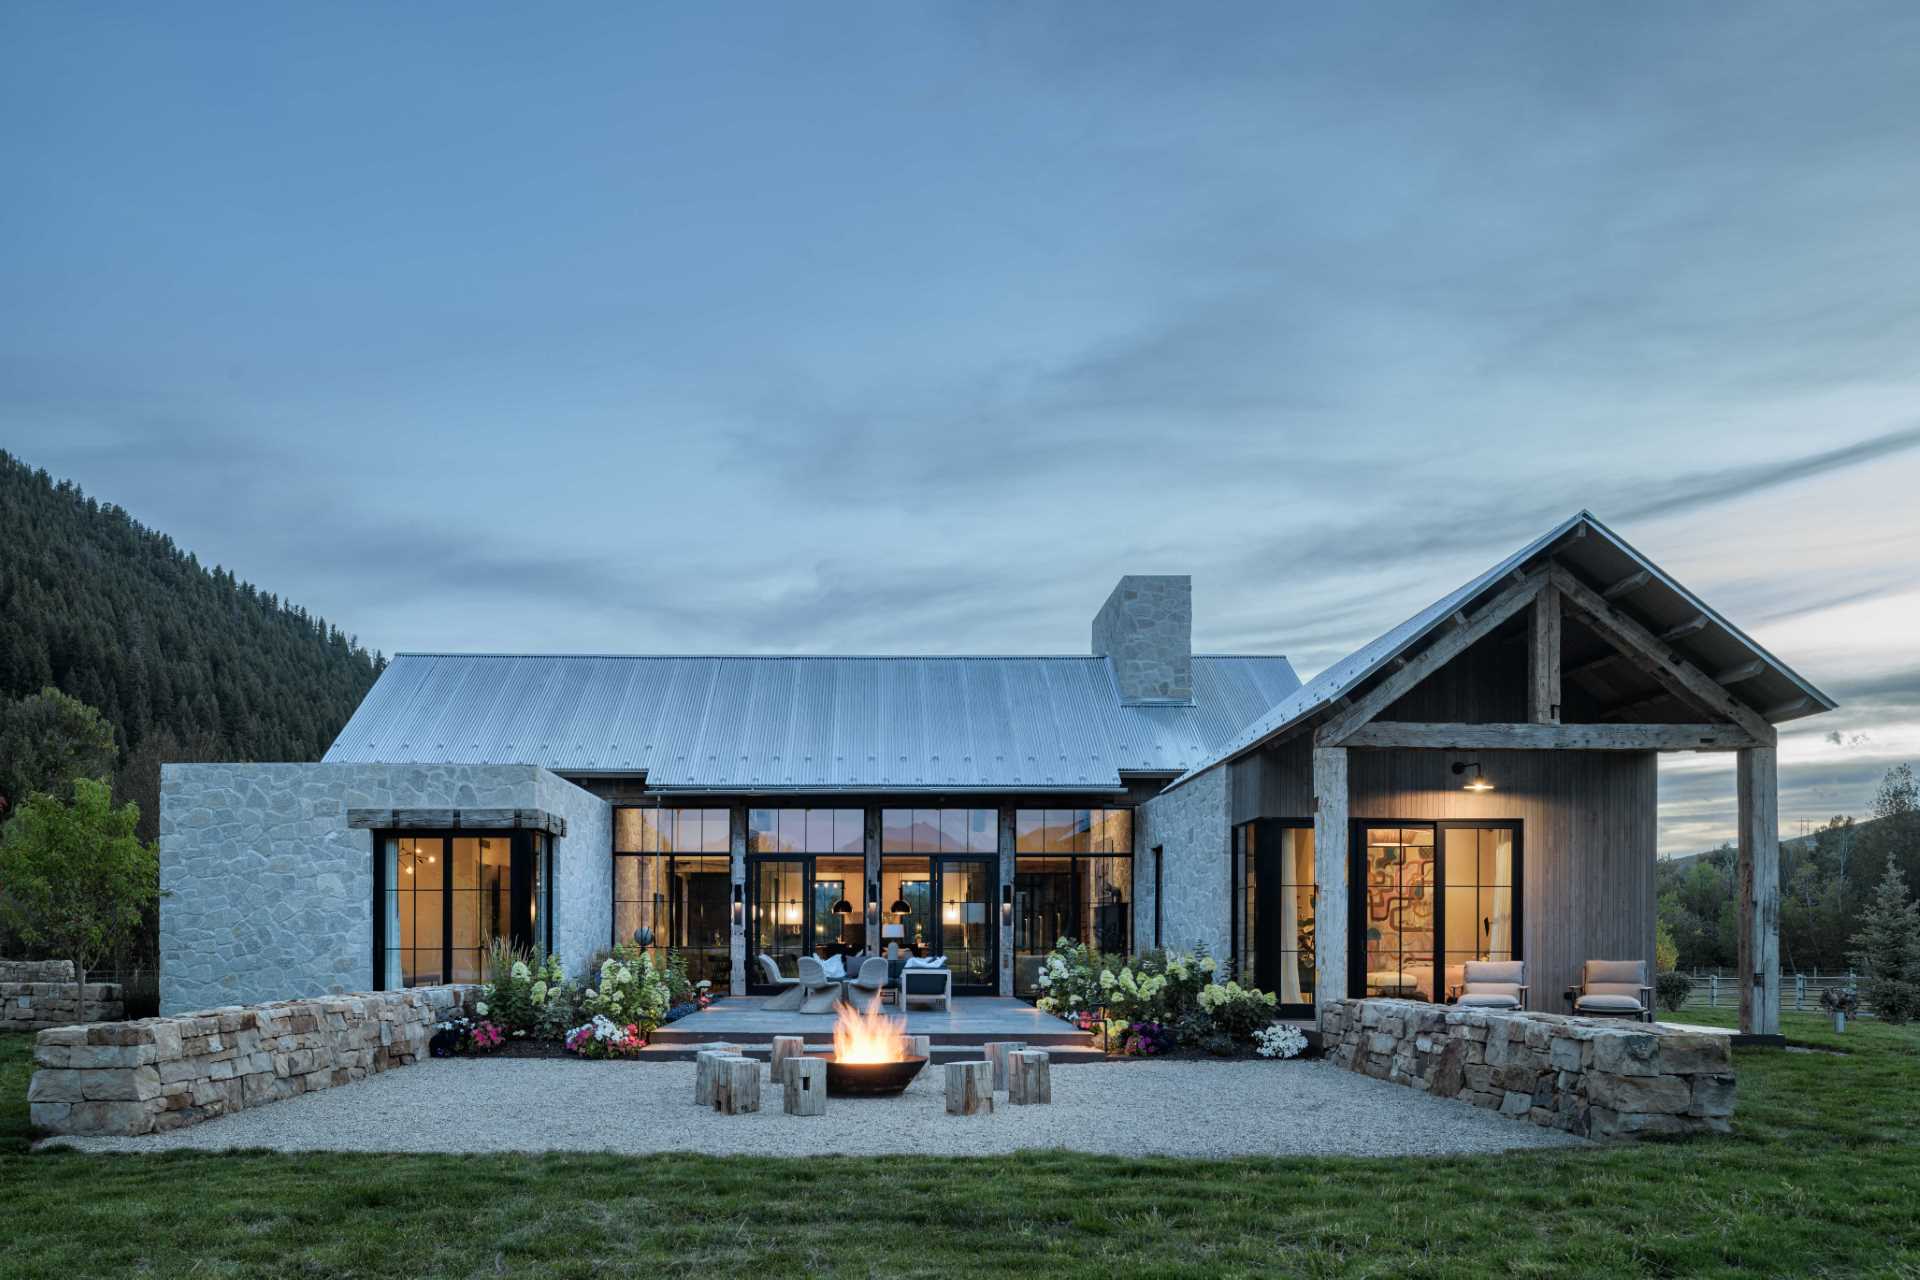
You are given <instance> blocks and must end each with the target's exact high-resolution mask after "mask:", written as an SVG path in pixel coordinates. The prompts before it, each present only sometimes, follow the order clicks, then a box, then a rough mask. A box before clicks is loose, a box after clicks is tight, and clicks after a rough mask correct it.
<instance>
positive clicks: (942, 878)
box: [880, 809, 1000, 993]
mask: <svg viewBox="0 0 1920 1280" xmlns="http://www.w3.org/2000/svg"><path fill="white" fill-rule="evenodd" d="M999 850H1000V835H999V820H998V815H997V813H996V811H995V810H993V809H883V810H882V811H881V813H880V902H881V914H880V920H881V926H880V933H881V938H880V945H881V947H882V948H884V947H885V946H886V944H888V943H896V944H899V945H900V946H901V948H902V949H903V950H906V951H909V952H911V953H913V954H914V955H918V956H945V957H946V958H947V968H948V969H949V970H951V971H952V973H953V986H954V990H955V991H966V992H974V993H987V992H992V991H994V990H996V989H997V988H998V984H999V975H998V972H997V963H998V956H999V929H998V927H997V924H996V920H997V916H996V908H995V903H996V902H997V900H998V888H999V884H1000V862H999Z"/></svg>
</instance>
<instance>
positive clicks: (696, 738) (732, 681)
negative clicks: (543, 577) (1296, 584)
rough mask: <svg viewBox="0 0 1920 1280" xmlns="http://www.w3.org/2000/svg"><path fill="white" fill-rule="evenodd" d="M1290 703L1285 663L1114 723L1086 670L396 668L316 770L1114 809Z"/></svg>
mask: <svg viewBox="0 0 1920 1280" xmlns="http://www.w3.org/2000/svg"><path fill="white" fill-rule="evenodd" d="M1299 687H1300V677H1299V676H1298V675H1296V674H1295V673H1294V670H1293V666H1292V664H1291V663H1289V662H1288V661H1287V660H1286V659H1285V658H1284V657H1215V656H1202V655H1196V656H1195V657H1194V659H1193V702H1192V704H1191V705H1174V706H1168V705H1153V706H1123V705H1121V701H1120V693H1119V688H1118V686H1117V685H1116V684H1115V681H1114V675H1113V667H1112V664H1111V663H1110V662H1109V661H1108V660H1107V659H1105V658H1092V657H1085V658H1083V657H930V658H919V657H720V656H709V657H637V656H568V655H544V656H530V655H512V654H427V653H422V654H401V655H399V656H397V657H396V658H395V659H394V660H393V662H392V663H391V664H390V665H389V666H388V667H387V669H386V671H384V672H383V673H382V674H381V676H380V679H379V680H378V681H377V682H375V684H374V687H373V689H372V690H371V691H370V692H369V693H368V694H367V697H366V699H365V700H364V701H363V702H362V703H361V704H360V707H359V709H358V710H356V711H355V712H354V714H353V718H352V719H351V720H349V721H348V722H347V726H346V728H344V729H342V730H341V731H340V736H339V738H338V739H336V740H335V742H334V744H333V746H332V747H331V748H330V749H329V750H328V752H327V754H326V759H327V761H329V762H333V763H391V764H409V763H449V764H471V763H488V762H492V763H507V762H512V763H518V764H537V765H541V766H543V767H545V768H547V769H551V770H553V771H555V772H557V773H564V774H572V775H576V776H578V775H583V774H637V773H642V772H644V773H645V774H646V779H647V785H648V786H649V787H652V788H680V789H689V790H709V791H761V790H766V791H803V790H809V789H816V790H824V789H839V790H872V791H967V790H973V791H988V790H1006V791H1044V790H1058V791H1102V790H1119V789H1121V788H1122V787H1123V786H1124V785H1125V784H1124V782H1123V779H1122V777H1121V775H1122V773H1126V772H1142V773H1162V774H1172V773H1178V772H1180V771H1181V770H1183V769H1186V768H1189V767H1190V766H1192V765H1194V764H1195V763H1197V762H1199V761H1201V760H1203V759H1206V758H1208V757H1209V755H1210V754H1211V753H1212V752H1214V751H1215V750H1216V749H1217V748H1219V747H1221V746H1223V745H1224V744H1226V743H1227V742H1228V741H1229V740H1230V739H1232V737H1233V735H1234V733H1235V732H1236V731H1237V730H1238V729H1240V727H1241V726H1243V725H1245V724H1246V723H1247V722H1248V721H1250V720H1252V719H1253V718H1254V717H1255V716H1257V715H1259V714H1260V713H1261V712H1262V711H1265V710H1266V709H1267V708H1268V707H1271V706H1272V705H1273V704H1274V703H1276V702H1278V701H1279V700H1280V699H1282V698H1284V697H1286V696H1287V695H1289V694H1291V693H1292V692H1293V691H1294V690H1296V689H1298V688H1299Z"/></svg>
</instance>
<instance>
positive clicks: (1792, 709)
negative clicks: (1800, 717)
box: [1761, 698, 1813, 720]
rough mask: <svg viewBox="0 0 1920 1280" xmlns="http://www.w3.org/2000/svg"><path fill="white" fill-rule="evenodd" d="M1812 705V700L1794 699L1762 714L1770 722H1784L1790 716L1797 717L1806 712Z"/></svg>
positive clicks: (1769, 708) (1770, 708) (1772, 707)
mask: <svg viewBox="0 0 1920 1280" xmlns="http://www.w3.org/2000/svg"><path fill="white" fill-rule="evenodd" d="M1812 705H1813V699H1812V698H1794V699H1791V700H1790V701H1787V702H1782V703H1778V704H1776V705H1774V706H1771V707H1768V708H1767V709H1766V710H1765V711H1763V712H1761V714H1762V715H1764V716H1766V718H1767V719H1769V720H1784V719H1786V718H1787V717H1788V716H1791V715H1797V714H1799V713H1800V712H1802V711H1805V710H1806V709H1807V708H1808V707H1810V706H1812Z"/></svg>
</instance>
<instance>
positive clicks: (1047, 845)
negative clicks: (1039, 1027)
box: [1013, 808, 1133, 995]
mask: <svg viewBox="0 0 1920 1280" xmlns="http://www.w3.org/2000/svg"><path fill="white" fill-rule="evenodd" d="M1013 848H1014V863H1013V866H1014V873H1013V902H1014V908H1013V990H1014V994H1015V995H1032V994H1034V993H1035V992H1036V990H1037V981H1036V980H1037V979H1038V977H1039V973H1040V965H1041V963H1042V962H1043V961H1044V960H1045V959H1046V955H1047V952H1049V951H1051V950H1052V949H1053V947H1054V944H1055V943H1057V942H1058V941H1059V940H1060V939H1061V938H1073V939H1075V940H1076V941H1078V942H1081V943H1084V944H1085V945H1087V946H1090V947H1093V948H1096V949H1097V950H1099V951H1102V952H1106V953H1108V954H1115V955H1125V954H1128V953H1130V952H1131V951H1132V950H1133V810H1131V809H1122V808H1084V809H1081V808H1070V809H1020V810H1017V811H1015V813H1014V820H1013Z"/></svg>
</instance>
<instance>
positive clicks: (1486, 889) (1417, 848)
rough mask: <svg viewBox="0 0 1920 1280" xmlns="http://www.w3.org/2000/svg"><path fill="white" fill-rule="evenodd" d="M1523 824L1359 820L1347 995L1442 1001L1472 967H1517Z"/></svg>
mask: <svg viewBox="0 0 1920 1280" xmlns="http://www.w3.org/2000/svg"><path fill="white" fill-rule="evenodd" d="M1520 836H1521V827H1520V823H1518V822H1515V821H1500V820H1494V821H1478V820H1476V821H1466V822H1459V821H1446V822H1401V823H1371V822H1357V823H1355V824H1354V827H1353V855H1352V856H1353V861H1352V865H1351V869H1350V881H1349V882H1350V884H1351V885H1352V891H1351V895H1350V898H1351V904H1350V910H1351V915H1350V917H1349V923H1348V940H1349V947H1350V949H1351V954H1350V957H1349V964H1348V971H1347V989H1348V990H1349V991H1352V992H1355V993H1358V994H1360V995H1366V996H1397V997H1400V998H1403V999H1408V1000H1426V1001H1432V1002H1434V1003H1441V1002H1444V1001H1447V1000H1450V999H1452V998H1453V996H1454V995H1455V993H1456V990H1457V988H1458V987H1459V985H1460V982H1461V981H1462V978H1463V972H1464V968H1465V965H1466V962H1467V961H1469V960H1519V959H1522V958H1523V957H1522V956H1521V954H1520V937H1521V931H1520V903H1521V893H1520V879H1521V864H1522V859H1521V856H1520Z"/></svg>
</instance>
